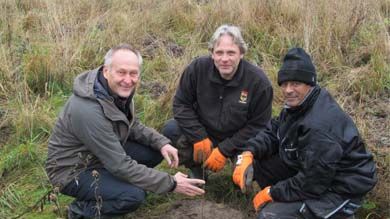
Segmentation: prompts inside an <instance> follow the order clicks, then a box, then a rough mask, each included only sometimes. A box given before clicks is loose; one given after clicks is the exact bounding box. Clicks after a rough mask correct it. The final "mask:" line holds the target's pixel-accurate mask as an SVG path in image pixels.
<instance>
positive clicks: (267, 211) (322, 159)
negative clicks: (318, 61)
mask: <svg viewBox="0 0 390 219" xmlns="http://www.w3.org/2000/svg"><path fill="white" fill-rule="evenodd" d="M316 78H317V77H316V70H315V67H314V65H313V63H312V61H311V59H310V56H309V55H308V54H307V53H306V52H305V51H304V50H303V49H301V48H293V49H291V50H289V51H288V53H287V54H286V56H285V57H284V59H283V65H282V67H281V69H280V71H279V73H278V84H279V86H280V87H281V89H282V93H283V96H284V100H285V105H284V109H283V110H282V111H281V112H280V115H279V116H278V117H277V118H274V119H273V120H272V129H270V130H266V131H262V132H259V133H258V134H257V135H256V137H254V138H252V139H250V140H249V141H248V142H247V146H248V147H253V148H254V151H256V152H255V153H254V156H255V157H254V158H255V160H254V169H255V173H254V174H255V176H254V178H255V180H256V181H257V183H258V184H259V185H260V187H261V188H262V190H261V191H260V192H259V193H257V195H256V196H255V197H254V199H253V205H254V207H255V209H256V210H257V211H259V215H258V218H259V219H262V218H267V219H269V218H353V215H354V213H355V212H356V210H357V209H358V208H359V207H360V204H361V202H362V198H363V197H364V195H365V194H366V193H367V192H368V191H370V190H371V189H372V188H373V187H374V185H375V184H376V181H377V179H376V170H375V163H374V161H373V157H372V155H371V154H370V153H369V152H368V151H367V150H366V148H365V144H364V142H363V140H362V138H361V137H360V135H359V132H358V130H357V128H356V125H355V123H354V122H353V121H352V119H351V118H350V117H349V116H348V115H347V114H346V113H345V112H344V111H343V110H342V109H341V107H340V106H339V105H338V104H337V102H336V101H335V100H334V99H333V98H332V96H331V95H330V94H329V93H328V91H326V90H325V89H323V88H320V87H319V86H318V85H317V79H316Z"/></svg>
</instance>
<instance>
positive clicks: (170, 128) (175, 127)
mask: <svg viewBox="0 0 390 219" xmlns="http://www.w3.org/2000/svg"><path fill="white" fill-rule="evenodd" d="M180 133H181V131H180V127H179V124H178V123H177V121H176V120H175V119H170V120H168V121H167V122H166V123H165V124H164V127H163V129H162V134H163V135H164V136H165V137H167V138H169V139H170V140H171V141H172V142H173V143H175V142H176V141H177V138H178V136H180Z"/></svg>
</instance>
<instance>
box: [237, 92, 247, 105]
mask: <svg viewBox="0 0 390 219" xmlns="http://www.w3.org/2000/svg"><path fill="white" fill-rule="evenodd" d="M247 100H248V91H247V90H242V91H241V95H240V100H239V101H238V102H240V103H244V104H246V102H247Z"/></svg>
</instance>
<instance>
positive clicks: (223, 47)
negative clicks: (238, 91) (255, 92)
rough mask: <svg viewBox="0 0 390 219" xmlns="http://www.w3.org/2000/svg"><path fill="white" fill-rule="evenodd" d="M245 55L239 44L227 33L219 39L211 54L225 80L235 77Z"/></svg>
mask: <svg viewBox="0 0 390 219" xmlns="http://www.w3.org/2000/svg"><path fill="white" fill-rule="evenodd" d="M243 56H244V55H243V54H241V52H240V48H239V47H238V45H237V44H235V43H234V41H233V37H231V36H230V35H227V34H225V35H222V36H221V37H220V38H219V39H218V41H217V42H216V43H215V46H214V49H213V51H212V54H211V57H212V58H213V60H214V65H215V67H217V69H218V71H219V73H220V75H221V77H222V78H223V79H225V80H231V79H232V78H233V77H234V74H235V73H236V70H237V68H238V65H239V64H240V60H241V58H242V57H243Z"/></svg>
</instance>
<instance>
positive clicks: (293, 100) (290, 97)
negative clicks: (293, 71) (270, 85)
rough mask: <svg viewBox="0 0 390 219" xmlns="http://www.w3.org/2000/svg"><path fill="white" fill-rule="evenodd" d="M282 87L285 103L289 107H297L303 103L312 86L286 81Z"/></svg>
mask: <svg viewBox="0 0 390 219" xmlns="http://www.w3.org/2000/svg"><path fill="white" fill-rule="evenodd" d="M280 87H281V88H282V93H283V97H284V103H285V104H286V105H287V106H289V107H292V108H294V107H297V106H299V104H301V103H302V101H303V99H304V98H305V97H306V95H307V93H308V92H309V91H310V88H311V86H310V85H308V84H305V83H302V82H299V81H285V82H283V83H282V84H281V85H280Z"/></svg>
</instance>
